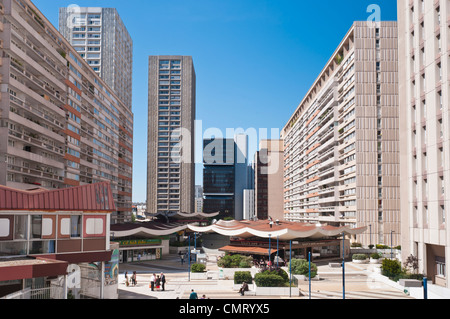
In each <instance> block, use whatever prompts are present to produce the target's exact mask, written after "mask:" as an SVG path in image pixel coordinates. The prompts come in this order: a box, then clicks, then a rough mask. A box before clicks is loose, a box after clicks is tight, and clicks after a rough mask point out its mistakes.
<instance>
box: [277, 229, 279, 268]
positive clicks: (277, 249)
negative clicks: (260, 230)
mask: <svg viewBox="0 0 450 319" xmlns="http://www.w3.org/2000/svg"><path fill="white" fill-rule="evenodd" d="M278 242H279V236H277V269H278V244H279V243H278Z"/></svg>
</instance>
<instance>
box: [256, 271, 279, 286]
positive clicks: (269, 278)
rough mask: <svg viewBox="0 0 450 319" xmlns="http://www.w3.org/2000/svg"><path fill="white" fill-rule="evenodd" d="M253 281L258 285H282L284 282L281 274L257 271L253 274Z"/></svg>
mask: <svg viewBox="0 0 450 319" xmlns="http://www.w3.org/2000/svg"><path fill="white" fill-rule="evenodd" d="M255 283H256V285H257V286H258V287H284V286H285V282H284V280H283V278H282V277H281V276H278V275H272V274H265V273H259V274H256V275H255Z"/></svg>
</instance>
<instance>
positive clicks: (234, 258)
mask: <svg viewBox="0 0 450 319" xmlns="http://www.w3.org/2000/svg"><path fill="white" fill-rule="evenodd" d="M217 266H219V267H222V268H251V267H252V258H251V257H248V256H242V255H226V256H223V257H222V258H221V259H220V260H218V261H217Z"/></svg>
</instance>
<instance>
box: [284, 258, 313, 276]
mask: <svg viewBox="0 0 450 319" xmlns="http://www.w3.org/2000/svg"><path fill="white" fill-rule="evenodd" d="M288 266H291V271H292V273H293V274H294V275H303V276H309V261H307V260H306V259H292V260H291V261H290V265H288ZM316 275H317V265H316V264H314V263H311V278H314V277H316Z"/></svg>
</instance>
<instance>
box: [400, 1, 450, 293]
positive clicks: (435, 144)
mask: <svg viewBox="0 0 450 319" xmlns="http://www.w3.org/2000/svg"><path fill="white" fill-rule="evenodd" d="M397 3H398V23H399V87H400V91H399V93H400V114H402V115H404V116H401V117H400V155H401V158H400V163H401V170H400V178H401V186H400V195H401V196H400V198H401V213H402V258H403V260H406V258H407V257H408V256H410V255H413V256H415V257H417V258H418V260H419V272H420V273H424V274H426V275H427V277H428V278H429V279H431V280H432V281H433V283H434V284H436V285H440V286H444V287H449V275H448V274H449V270H450V269H449V263H448V259H449V256H450V232H449V231H448V229H447V226H446V225H447V224H448V220H449V213H448V211H449V209H448V208H449V207H450V161H449V158H450V118H449V114H450V112H449V111H450V103H449V102H450V92H449V80H450V59H449V54H450V47H449V43H450V32H449V27H450V20H449V18H450V3H449V1H446V0H442V1H439V0H436V1H423V0H411V1H406V0H399V1H398V2H397Z"/></svg>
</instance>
